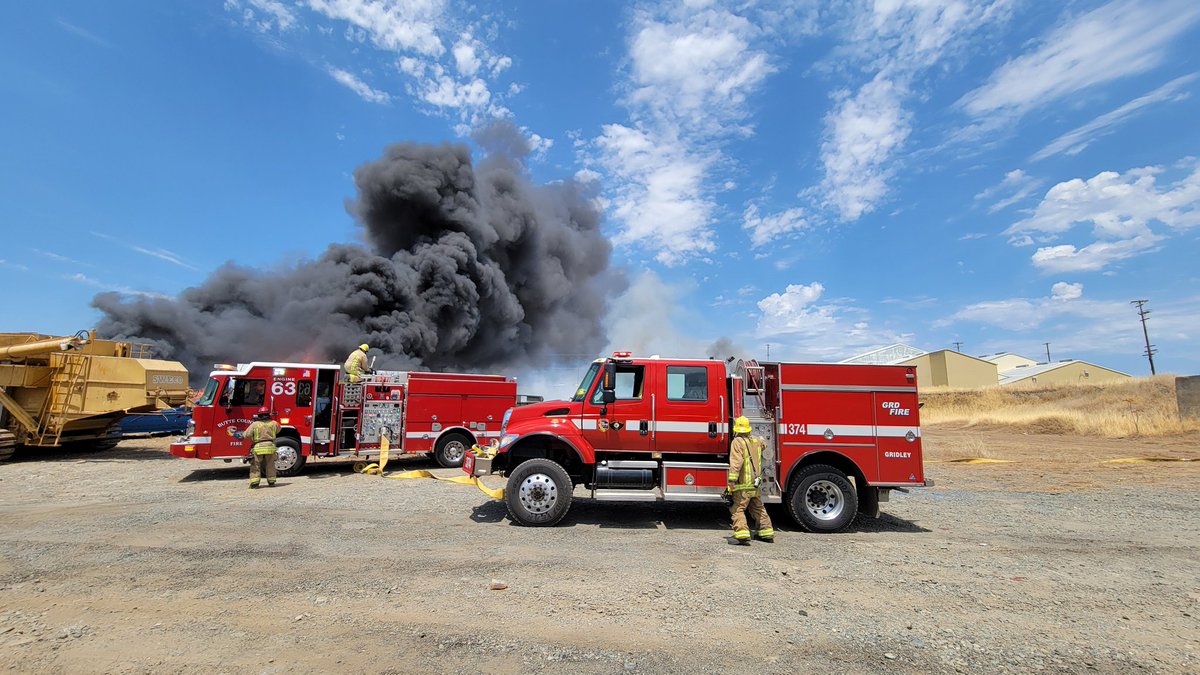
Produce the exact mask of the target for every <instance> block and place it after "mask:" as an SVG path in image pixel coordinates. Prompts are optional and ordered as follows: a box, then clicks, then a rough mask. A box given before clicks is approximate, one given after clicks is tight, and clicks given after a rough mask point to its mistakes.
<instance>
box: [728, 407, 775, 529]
mask: <svg viewBox="0 0 1200 675" xmlns="http://www.w3.org/2000/svg"><path fill="white" fill-rule="evenodd" d="M733 433H734V438H733V443H732V444H730V446H729V476H728V479H729V485H728V487H727V488H726V491H727V492H729V493H732V498H733V504H732V505H731V506H730V507H729V513H730V515H731V516H733V537H734V539H736V540H737V543H739V544H741V545H743V546H749V545H750V528H749V526H748V524H747V523H746V512H747V511H749V513H750V517H751V518H753V519H754V524H755V525H757V526H758V529H757V530H756V531H755V532H754V534H755V536H756V537H758V538H759V539H760V540H762V541H764V542H766V543H768V544H769V543H771V542H773V541H775V530H774V529H773V528H772V527H771V518H770V516H768V515H767V509H766V507H764V506H763V502H762V498H761V497H760V496H759V492H758V484H759V481H760V480H761V478H762V452H763V445H764V444H763V440H762V439H761V438H759V437H757V436H751V435H750V420H748V419H746V418H745V417H739V418H737V419H736V420H734V421H733Z"/></svg>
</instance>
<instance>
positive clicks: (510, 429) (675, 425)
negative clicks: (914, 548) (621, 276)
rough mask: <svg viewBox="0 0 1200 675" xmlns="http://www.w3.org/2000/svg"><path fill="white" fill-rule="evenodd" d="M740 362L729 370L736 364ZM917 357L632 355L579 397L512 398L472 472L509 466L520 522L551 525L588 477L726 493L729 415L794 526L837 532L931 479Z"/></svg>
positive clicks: (643, 492)
mask: <svg viewBox="0 0 1200 675" xmlns="http://www.w3.org/2000/svg"><path fill="white" fill-rule="evenodd" d="M730 370H732V372H730ZM918 407H919V406H918V402H917V376H916V371H915V369H914V368H912V367H910V366H884V365H857V364H811V363H765V362H764V363H759V362H757V361H752V360H746V361H738V362H737V363H736V365H733V366H732V368H730V366H729V364H728V363H727V362H724V361H714V360H698V359H667V358H658V357H651V358H633V357H632V356H631V355H630V353H629V352H617V353H615V354H614V355H613V357H612V358H608V359H601V360H597V361H595V362H594V363H592V365H591V368H589V369H588V371H587V374H586V375H584V377H583V381H582V382H580V384H579V389H578V391H576V392H575V395H574V396H573V397H572V398H571V400H569V401H550V402H544V403H540V404H537V405H530V406H525V407H521V408H514V409H510V410H509V411H508V412H506V413H505V415H504V419H503V421H502V422H501V425H500V429H499V431H500V437H499V438H498V439H497V440H496V441H494V442H493V443H492V444H491V447H481V448H478V449H476V450H475V451H473V452H471V453H468V454H467V456H466V461H465V462H464V463H463V470H464V471H466V472H467V473H469V474H471V475H474V476H482V475H486V474H489V473H498V474H501V475H504V476H507V478H508V483H507V487H506V488H505V501H506V502H507V505H508V512H509V515H510V516H511V518H512V519H513V520H514V521H515V522H517V523H519V524H522V525H532V526H538V525H554V524H555V523H557V522H558V521H559V520H560V519H562V517H563V516H564V515H565V514H566V513H567V510H568V509H569V508H570V506H571V500H572V497H573V495H574V493H575V488H576V486H578V485H582V486H584V488H585V489H586V490H587V491H588V495H589V496H590V497H591V498H592V499H595V500H597V501H620V502H628V501H658V500H663V501H685V502H718V503H719V502H722V501H723V500H724V492H725V488H726V480H727V472H728V467H729V464H728V461H729V446H730V442H731V441H732V434H731V428H732V422H733V420H735V419H736V418H737V417H738V416H741V415H745V416H746V417H748V418H749V419H750V421H751V426H752V428H753V433H754V435H756V436H759V437H760V438H762V439H763V440H764V441H765V444H766V449H765V450H764V451H763V459H762V466H763V473H764V475H763V477H762V484H761V487H760V490H761V494H762V498H763V501H764V502H767V503H776V504H778V503H783V504H786V505H787V510H788V512H789V513H790V514H791V516H792V518H793V519H795V521H796V522H797V524H799V525H800V526H802V527H803V528H805V529H807V530H809V531H813V532H836V531H838V530H842V529H844V528H845V527H847V526H848V525H849V524H850V522H851V521H852V520H853V519H854V517H855V514H856V513H859V512H862V513H865V514H867V515H868V516H878V514H879V503H880V502H886V501H888V499H889V496H890V493H891V490H896V489H899V490H905V491H907V489H908V488H913V487H921V486H927V485H932V484H933V483H932V481H929V480H927V479H926V478H925V474H924V468H923V465H922V459H921V428H920V423H919V415H918Z"/></svg>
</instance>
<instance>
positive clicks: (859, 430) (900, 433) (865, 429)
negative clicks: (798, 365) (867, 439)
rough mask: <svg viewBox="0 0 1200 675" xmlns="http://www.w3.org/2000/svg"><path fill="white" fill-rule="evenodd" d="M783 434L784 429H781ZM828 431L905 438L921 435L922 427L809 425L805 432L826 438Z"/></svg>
mask: <svg viewBox="0 0 1200 675" xmlns="http://www.w3.org/2000/svg"><path fill="white" fill-rule="evenodd" d="M780 431H781V433H782V432H783V429H782V428H781V429H780ZM826 431H828V432H830V433H832V434H833V435H834V436H883V437H886V438H904V437H905V436H907V435H908V434H909V432H912V435H913V436H918V437H919V436H920V435H921V428H920V427H876V426H874V425H871V424H807V425H805V432H806V435H808V436H824V435H825V432H826Z"/></svg>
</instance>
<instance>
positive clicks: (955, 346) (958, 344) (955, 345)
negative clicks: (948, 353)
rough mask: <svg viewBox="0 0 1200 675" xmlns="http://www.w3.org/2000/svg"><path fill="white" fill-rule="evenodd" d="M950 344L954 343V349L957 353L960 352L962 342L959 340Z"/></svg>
mask: <svg viewBox="0 0 1200 675" xmlns="http://www.w3.org/2000/svg"><path fill="white" fill-rule="evenodd" d="M950 344H952V345H954V351H956V352H959V353H961V352H962V343H961V342H951V343H950Z"/></svg>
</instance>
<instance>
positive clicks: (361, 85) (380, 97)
mask: <svg viewBox="0 0 1200 675" xmlns="http://www.w3.org/2000/svg"><path fill="white" fill-rule="evenodd" d="M329 75H330V76H331V77H333V79H335V80H337V81H338V82H339V83H340V84H342V86H345V87H347V88H348V89H350V91H353V92H354V93H356V94H358V96H359V98H361V99H362V100H364V101H367V102H368V103H389V102H391V100H392V97H391V96H390V95H388V93H387V92H385V91H380V90H378V89H375V88H374V87H372V86H371V85H369V84H367V83H366V82H363V81H362V80H360V79H358V76H357V75H355V74H354V73H351V72H348V71H345V70H342V69H341V68H334V67H333V66H330V67H329Z"/></svg>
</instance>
